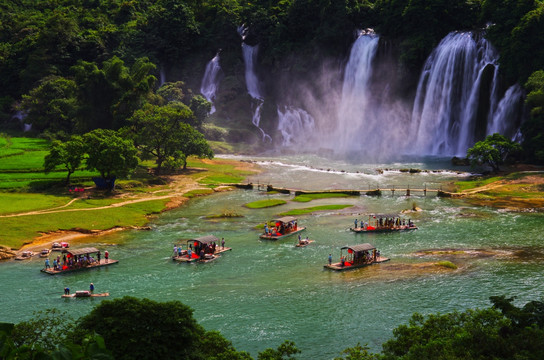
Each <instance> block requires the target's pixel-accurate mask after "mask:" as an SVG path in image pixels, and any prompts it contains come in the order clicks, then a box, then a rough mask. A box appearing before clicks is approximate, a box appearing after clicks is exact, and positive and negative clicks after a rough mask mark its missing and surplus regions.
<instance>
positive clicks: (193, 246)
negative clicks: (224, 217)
mask: <svg viewBox="0 0 544 360" xmlns="http://www.w3.org/2000/svg"><path fill="white" fill-rule="evenodd" d="M217 248H218V245H217V244H216V243H215V242H212V243H208V244H206V243H201V242H199V241H194V242H193V243H191V242H189V244H188V246H187V250H184V249H183V245H181V244H180V245H174V255H173V257H174V258H176V257H182V256H184V255H186V256H187V257H188V258H192V257H193V254H196V255H197V256H198V257H199V258H201V259H203V258H204V257H206V255H213V254H215V252H216V249H217ZM221 248H222V249H225V238H221Z"/></svg>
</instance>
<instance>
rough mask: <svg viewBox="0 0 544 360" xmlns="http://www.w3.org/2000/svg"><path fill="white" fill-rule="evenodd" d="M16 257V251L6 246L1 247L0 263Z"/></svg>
mask: <svg viewBox="0 0 544 360" xmlns="http://www.w3.org/2000/svg"><path fill="white" fill-rule="evenodd" d="M14 257H15V251H12V250H11V249H10V248H7V247H5V246H0V261H1V260H8V259H11V258H14Z"/></svg>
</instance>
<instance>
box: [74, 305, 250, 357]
mask: <svg viewBox="0 0 544 360" xmlns="http://www.w3.org/2000/svg"><path fill="white" fill-rule="evenodd" d="M93 332H96V333H98V334H100V335H101V336H103V338H104V340H105V342H106V346H107V348H108V349H110V350H111V351H112V353H113V355H114V357H115V359H118V360H119V359H120V360H122V359H187V360H191V359H202V360H203V359H212V358H214V359H249V356H248V355H247V354H245V353H238V352H236V351H235V349H234V348H233V347H232V344H231V343H230V342H229V341H227V340H225V339H224V338H223V337H222V336H221V335H220V334H219V333H217V332H206V331H205V330H204V328H203V327H202V326H200V325H199V324H198V323H197V321H196V320H195V318H194V317H193V310H192V309H191V308H189V307H188V306H187V305H184V304H182V303H181V302H179V301H169V302H163V303H159V302H155V301H152V300H148V299H136V298H133V297H124V298H121V299H116V300H113V301H107V300H106V301H103V302H102V303H101V304H100V305H98V306H97V307H95V308H94V309H93V310H92V311H91V312H90V313H89V314H88V315H86V316H84V317H82V318H81V319H80V321H79V322H78V326H77V329H76V331H75V332H74V334H73V339H74V340H75V342H77V343H79V342H81V340H82V339H83V336H84V335H85V334H88V333H93ZM229 356H232V357H229Z"/></svg>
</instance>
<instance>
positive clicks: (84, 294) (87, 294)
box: [61, 290, 110, 298]
mask: <svg viewBox="0 0 544 360" xmlns="http://www.w3.org/2000/svg"><path fill="white" fill-rule="evenodd" d="M104 296H110V293H98V294H94V293H91V292H90V291H88V290H78V291H76V292H75V293H73V294H64V295H61V298H88V297H104Z"/></svg>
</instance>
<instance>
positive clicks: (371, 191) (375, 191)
mask: <svg viewBox="0 0 544 360" xmlns="http://www.w3.org/2000/svg"><path fill="white" fill-rule="evenodd" d="M224 185H225V186H234V187H237V188H240V189H248V190H254V189H257V190H259V191H266V192H272V191H275V192H279V193H283V194H294V195H302V194H318V193H319V194H322V193H342V194H349V195H356V196H359V195H368V196H381V195H383V193H389V192H390V193H391V195H395V194H397V195H401V196H402V195H403V196H411V195H412V194H414V193H417V194H418V195H419V194H421V195H423V196H427V193H432V194H436V196H438V197H460V196H462V194H459V193H451V192H447V191H443V190H442V189H441V188H440V189H436V188H428V187H427V186H426V185H425V186H424V187H423V188H417V187H416V188H412V187H410V186H406V187H404V188H402V187H395V186H389V187H376V188H368V189H364V190H363V189H361V190H354V189H327V190H301V189H293V188H284V187H276V186H273V185H270V184H259V183H257V184H253V183H247V184H224Z"/></svg>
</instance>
